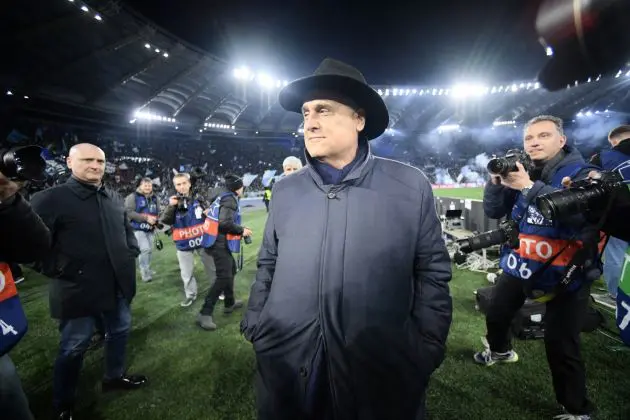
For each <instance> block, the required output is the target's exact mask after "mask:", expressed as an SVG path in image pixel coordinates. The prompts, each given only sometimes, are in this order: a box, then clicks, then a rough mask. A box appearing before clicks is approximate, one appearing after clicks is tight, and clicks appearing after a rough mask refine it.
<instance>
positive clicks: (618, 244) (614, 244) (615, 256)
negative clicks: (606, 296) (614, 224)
mask: <svg viewBox="0 0 630 420" xmlns="http://www.w3.org/2000/svg"><path fill="white" fill-rule="evenodd" d="M627 248H628V242H626V241H622V240H621V239H617V238H613V237H612V236H611V237H610V239H609V240H608V243H607V244H606V249H605V250H604V281H605V282H606V288H607V289H608V293H610V294H611V295H612V296H617V288H618V287H619V278H620V277H621V269H622V268H623V263H624V261H625V258H626V249H627Z"/></svg>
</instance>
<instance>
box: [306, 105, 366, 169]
mask: <svg viewBox="0 0 630 420" xmlns="http://www.w3.org/2000/svg"><path fill="white" fill-rule="evenodd" d="M302 116H303V117H304V143H305V146H306V150H307V151H308V153H309V155H311V157H313V158H335V157H337V156H340V155H343V154H345V153H348V151H354V150H355V149H356V147H357V138H358V133H359V132H360V131H361V130H363V128H364V127H365V118H363V117H361V116H359V115H358V114H357V113H356V112H355V111H354V110H353V109H352V108H350V107H348V106H346V105H343V104H341V103H339V102H335V101H331V100H323V99H317V100H313V101H310V102H306V103H304V105H303V106H302Z"/></svg>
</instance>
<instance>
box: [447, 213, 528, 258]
mask: <svg viewBox="0 0 630 420" xmlns="http://www.w3.org/2000/svg"><path fill="white" fill-rule="evenodd" d="M518 234H519V230H518V223H517V222H515V221H514V220H511V219H510V220H506V221H504V222H501V224H499V228H498V229H496V230H491V231H489V232H484V233H480V234H479V235H476V236H471V237H470V238H466V239H460V240H458V241H457V245H458V246H459V250H460V251H461V252H463V253H465V254H470V253H471V252H473V251H478V250H480V249H483V248H488V247H490V246H493V245H500V244H505V245H507V246H509V247H510V248H513V249H517V248H518V247H519V246H520V240H519V238H518Z"/></svg>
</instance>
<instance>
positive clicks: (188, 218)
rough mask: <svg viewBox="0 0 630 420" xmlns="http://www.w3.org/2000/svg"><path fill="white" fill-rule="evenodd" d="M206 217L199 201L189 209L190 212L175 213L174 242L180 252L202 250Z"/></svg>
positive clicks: (194, 202)
mask: <svg viewBox="0 0 630 420" xmlns="http://www.w3.org/2000/svg"><path fill="white" fill-rule="evenodd" d="M205 218H206V216H205V215H204V214H203V209H202V208H201V205H200V204H199V202H198V201H197V200H195V201H193V202H192V204H191V205H190V206H189V207H188V211H186V212H181V211H175V223H173V227H172V230H173V240H174V241H175V247H176V248H177V250H178V251H191V250H193V249H198V248H201V239H202V236H203V222H204V220H205Z"/></svg>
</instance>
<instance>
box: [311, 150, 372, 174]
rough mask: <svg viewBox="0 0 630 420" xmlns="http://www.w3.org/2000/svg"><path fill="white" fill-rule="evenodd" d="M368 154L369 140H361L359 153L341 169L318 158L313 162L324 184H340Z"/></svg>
mask: <svg viewBox="0 0 630 420" xmlns="http://www.w3.org/2000/svg"><path fill="white" fill-rule="evenodd" d="M367 154H368V147H367V142H365V141H359V147H358V149H357V154H356V156H355V157H354V159H353V160H352V162H350V163H349V164H347V165H346V166H344V167H343V168H341V169H337V168H334V167H332V166H330V165H329V164H327V163H324V162H321V161H319V160H317V159H312V160H311V164H312V165H313V168H314V169H315V171H316V172H317V173H318V174H319V176H320V177H322V182H323V183H324V185H339V184H341V182H342V181H343V180H344V178H345V177H346V176H347V175H348V174H349V173H350V171H351V170H352V168H354V167H355V166H356V165H357V164H359V163H360V162H363V160H364V159H365V157H366V156H367Z"/></svg>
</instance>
